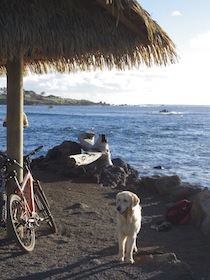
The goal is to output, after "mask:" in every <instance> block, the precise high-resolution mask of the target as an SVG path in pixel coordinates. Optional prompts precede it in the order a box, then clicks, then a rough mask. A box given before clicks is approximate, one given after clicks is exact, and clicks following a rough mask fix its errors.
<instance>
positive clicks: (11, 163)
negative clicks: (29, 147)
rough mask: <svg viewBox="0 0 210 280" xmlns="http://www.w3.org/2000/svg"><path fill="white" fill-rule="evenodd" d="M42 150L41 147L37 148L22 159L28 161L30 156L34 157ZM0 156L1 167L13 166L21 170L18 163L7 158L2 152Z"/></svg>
mask: <svg viewBox="0 0 210 280" xmlns="http://www.w3.org/2000/svg"><path fill="white" fill-rule="evenodd" d="M42 148H43V146H39V147H38V148H36V149H35V150H33V151H32V152H30V153H29V154H27V155H26V156H24V157H23V159H24V160H27V159H29V157H30V156H32V155H35V154H36V153H37V152H38V151H39V150H41V149H42ZM0 156H1V157H2V158H3V162H2V163H1V164H0V165H1V166H2V167H3V166H6V167H7V166H10V165H13V164H16V165H18V166H19V167H20V168H23V167H22V166H21V165H20V163H19V162H18V161H17V160H16V159H12V158H8V157H7V156H6V155H5V154H4V153H3V152H1V151H0ZM1 166H0V167H1Z"/></svg>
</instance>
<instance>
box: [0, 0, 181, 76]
mask: <svg viewBox="0 0 210 280" xmlns="http://www.w3.org/2000/svg"><path fill="white" fill-rule="evenodd" d="M0 30H1V32H0V65H1V66H0V74H2V75H3V74H5V72H6V67H5V66H6V63H7V61H15V60H18V59H19V58H20V57H23V58H24V66H25V67H26V68H27V69H28V70H30V72H34V73H47V72H49V71H58V72H61V73H64V72H72V71H77V70H82V71H87V70H95V69H104V68H107V69H112V68H117V69H119V70H124V69H127V68H134V67H139V66H140V65H143V64H144V65H146V66H149V67H150V66H152V65H154V64H155V65H167V64H171V63H176V62H177V53H176V47H175V45H174V43H173V42H172V40H171V39H170V38H169V37H168V35H167V34H166V33H165V31H163V30H162V28H161V27H160V26H159V25H158V24H157V23H156V22H155V21H153V20H152V19H151V17H150V15H149V14H148V13H147V12H146V11H145V10H144V9H143V8H142V7H141V6H140V5H139V4H138V3H137V2H136V1H135V0H95V1H94V0H77V1H75V0H59V1H58V0H45V1H43V0H30V1H28V0H3V1H1V2H0Z"/></svg>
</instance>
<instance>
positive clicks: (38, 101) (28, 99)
mask: <svg viewBox="0 0 210 280" xmlns="http://www.w3.org/2000/svg"><path fill="white" fill-rule="evenodd" d="M23 94H24V105H49V106H50V105H84V106H86V105H103V106H108V105H109V104H107V103H105V102H99V103H94V102H92V101H89V100H85V99H81V100H77V99H71V98H61V97H59V96H54V95H46V94H45V92H42V93H41V94H37V93H36V92H34V91H32V90H23ZM6 100H7V89H6V88H0V104H1V105H2V104H6V103H7V101H6Z"/></svg>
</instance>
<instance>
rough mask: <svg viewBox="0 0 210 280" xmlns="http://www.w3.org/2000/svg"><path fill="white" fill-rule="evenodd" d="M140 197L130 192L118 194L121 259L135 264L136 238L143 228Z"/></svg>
mask: <svg viewBox="0 0 210 280" xmlns="http://www.w3.org/2000/svg"><path fill="white" fill-rule="evenodd" d="M139 203H140V199H139V198H138V196H137V195H136V194H134V193H132V192H130V191H123V192H120V193H118V194H117V196H116V204H117V232H118V243H119V259H120V261H124V260H125V261H126V262H130V263H134V259H133V252H134V251H135V252H137V246H136V238H137V234H138V233H139V231H140V228H141V206H140V204H139Z"/></svg>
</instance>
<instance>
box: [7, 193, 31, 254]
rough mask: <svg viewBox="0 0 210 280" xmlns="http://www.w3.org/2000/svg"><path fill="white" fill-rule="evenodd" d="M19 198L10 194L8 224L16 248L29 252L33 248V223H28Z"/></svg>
mask: <svg viewBox="0 0 210 280" xmlns="http://www.w3.org/2000/svg"><path fill="white" fill-rule="evenodd" d="M29 216H30V215H29V213H26V211H25V207H24V203H23V201H22V200H21V198H20V197H19V196H18V195H16V194H12V195H11V196H10V199H9V207H8V222H9V225H10V226H11V229H12V233H13V237H14V239H15V241H16V242H17V244H18V246H19V247H20V248H21V249H22V250H23V251H25V252H31V251H33V249H34V246H35V229H34V223H30V221H29Z"/></svg>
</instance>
